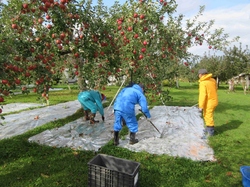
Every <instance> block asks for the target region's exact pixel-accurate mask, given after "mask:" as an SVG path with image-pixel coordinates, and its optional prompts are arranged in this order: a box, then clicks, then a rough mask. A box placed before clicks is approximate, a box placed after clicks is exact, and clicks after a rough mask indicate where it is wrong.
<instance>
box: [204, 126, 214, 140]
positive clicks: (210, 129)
mask: <svg viewBox="0 0 250 187" xmlns="http://www.w3.org/2000/svg"><path fill="white" fill-rule="evenodd" d="M213 135H214V127H209V126H207V127H206V128H205V130H204V135H203V136H202V137H201V139H207V138H208V137H209V136H213Z"/></svg>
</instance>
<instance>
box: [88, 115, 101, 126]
mask: <svg viewBox="0 0 250 187" xmlns="http://www.w3.org/2000/svg"><path fill="white" fill-rule="evenodd" d="M95 123H99V121H98V120H95V114H93V113H91V114H90V124H95Z"/></svg>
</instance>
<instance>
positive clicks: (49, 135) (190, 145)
mask: <svg viewBox="0 0 250 187" xmlns="http://www.w3.org/2000/svg"><path fill="white" fill-rule="evenodd" d="M80 107H81V106H80V104H79V102H78V101H72V102H67V103H63V104H60V105H55V106H48V107H44V108H39V109H34V110H31V111H23V112H21V113H19V116H18V114H13V115H7V116H5V117H6V119H7V121H6V123H5V124H4V126H1V127H0V139H3V138H8V137H11V136H14V135H18V134H21V133H24V132H26V131H28V130H30V129H32V128H35V127H37V126H40V125H43V124H45V123H48V122H49V121H53V120H56V119H60V118H65V117H67V116H69V115H72V114H73V113H74V112H76V111H77V110H78V109H79V108H80ZM139 108H140V107H139V106H136V113H137V114H138V113H139ZM104 111H105V122H102V120H101V115H100V114H99V113H97V115H96V119H98V120H100V122H99V123H97V124H94V125H91V124H90V123H89V122H88V121H84V119H83V118H79V119H77V120H75V121H72V122H70V123H68V124H65V125H63V126H62V127H59V128H55V129H51V130H46V131H44V132H42V133H40V134H37V135H35V136H33V137H30V138H29V141H30V142H36V143H39V144H43V145H48V146H53V147H69V148H72V149H79V150H93V151H98V150H99V149H101V147H102V146H103V145H105V144H106V143H107V142H109V141H110V140H112V139H113V122H114V116H113V109H112V107H110V108H105V110H104ZM150 113H151V116H152V118H151V119H150V121H151V122H152V123H153V124H154V125H155V126H156V127H157V128H158V130H159V131H160V133H159V132H158V131H157V130H155V128H154V127H153V125H152V124H151V123H150V122H149V121H148V120H147V119H146V118H145V117H141V118H140V120H139V121H138V123H139V131H138V133H137V134H136V138H138V139H139V143H137V144H134V145H130V144H129V135H127V136H125V137H120V145H119V146H120V147H123V148H126V149H129V150H131V151H135V152H140V151H146V152H148V153H151V154H158V155H160V154H167V155H170V156H175V157H185V158H189V159H192V160H197V161H214V160H215V158H214V152H213V149H212V148H211V147H210V146H209V145H208V142H207V140H203V139H201V137H202V135H203V130H204V123H203V120H202V118H201V116H200V113H199V111H198V109H197V108H195V107H177V106H155V107H154V108H152V109H151V110H150ZM38 115H39V118H38V119H35V117H36V116H38ZM11 119H12V120H11Z"/></svg>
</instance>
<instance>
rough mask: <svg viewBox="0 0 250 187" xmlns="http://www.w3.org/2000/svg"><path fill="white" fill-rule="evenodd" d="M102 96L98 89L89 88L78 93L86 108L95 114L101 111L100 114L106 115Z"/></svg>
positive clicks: (79, 99)
mask: <svg viewBox="0 0 250 187" xmlns="http://www.w3.org/2000/svg"><path fill="white" fill-rule="evenodd" d="M101 98H102V97H101V94H100V92H99V91H96V90H88V91H84V92H80V93H79V94H78V101H79V102H80V103H81V105H82V107H83V109H84V110H90V111H91V113H93V114H96V112H97V111H99V112H100V114H101V115H102V116H104V110H103V106H102V99H101Z"/></svg>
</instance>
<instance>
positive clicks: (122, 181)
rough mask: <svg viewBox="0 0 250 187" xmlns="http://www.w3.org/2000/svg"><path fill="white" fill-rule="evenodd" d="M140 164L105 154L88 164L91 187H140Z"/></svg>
mask: <svg viewBox="0 0 250 187" xmlns="http://www.w3.org/2000/svg"><path fill="white" fill-rule="evenodd" d="M139 167H140V163H138V162H134V161H131V160H125V159H121V158H117V157H113V156H109V155H105V154H98V155H97V156H95V157H94V158H93V159H92V160H91V161H89V162H88V186H89V187H138V186H139V180H138V177H139Z"/></svg>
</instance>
